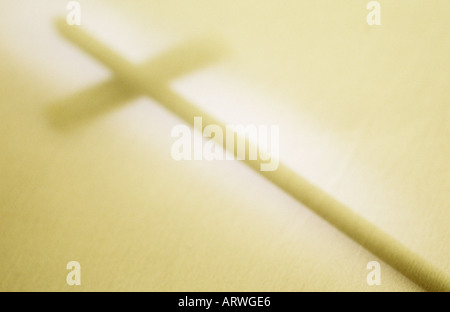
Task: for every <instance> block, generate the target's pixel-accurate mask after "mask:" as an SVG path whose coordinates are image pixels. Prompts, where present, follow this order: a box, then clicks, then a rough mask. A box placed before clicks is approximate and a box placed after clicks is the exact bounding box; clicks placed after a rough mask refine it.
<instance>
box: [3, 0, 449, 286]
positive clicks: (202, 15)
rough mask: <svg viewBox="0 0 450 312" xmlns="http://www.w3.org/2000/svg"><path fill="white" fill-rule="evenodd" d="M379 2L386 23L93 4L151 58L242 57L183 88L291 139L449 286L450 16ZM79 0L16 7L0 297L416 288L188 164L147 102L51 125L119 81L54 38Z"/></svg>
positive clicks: (12, 6) (101, 18)
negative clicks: (177, 52) (183, 46)
mask: <svg viewBox="0 0 450 312" xmlns="http://www.w3.org/2000/svg"><path fill="white" fill-rule="evenodd" d="M380 2H381V6H382V25H381V26H372V27H370V26H368V25H367V23H366V21H365V19H366V15H367V13H368V11H367V10H366V9H365V5H366V3H367V2H366V1H284V2H283V3H282V4H281V3H279V1H264V2H263V1H233V2H231V1H229V2H224V1H179V0H174V1H164V2H161V1H128V2H127V3H126V4H125V2H122V1H89V2H88V1H80V3H81V5H82V18H83V21H82V22H83V26H82V27H85V28H86V29H89V30H90V31H91V32H92V33H93V34H95V35H96V36H98V37H99V38H101V39H102V40H104V41H105V42H107V43H109V44H110V45H111V46H112V47H113V48H114V49H116V50H117V51H119V52H120V53H122V54H123V55H125V56H127V57H128V58H129V59H130V60H132V61H135V62H138V61H144V60H146V59H148V58H150V57H152V56H155V55H157V54H158V53H161V52H163V51H164V50H166V49H168V48H170V47H171V46H173V45H175V44H176V43H178V42H180V41H183V40H186V39H189V38H195V37H197V36H199V35H203V34H209V35H211V34H212V35H214V36H217V37H220V38H222V39H223V40H224V41H226V42H228V44H229V46H230V48H231V50H232V54H231V56H230V57H228V58H227V59H225V60H223V61H222V62H219V63H217V65H215V66H212V67H210V68H207V69H201V70H199V71H198V72H197V73H195V74H192V75H188V76H186V77H180V79H178V80H175V81H173V87H174V88H175V89H176V90H178V91H179V92H180V93H182V94H184V95H185V96H186V97H187V98H189V99H191V100H192V101H194V102H196V103H198V104H199V105H200V106H202V107H203V108H204V109H206V110H208V111H210V112H212V113H213V114H215V115H216V116H219V117H220V118H221V119H222V120H224V121H225V122H229V123H238V122H241V123H265V124H269V123H270V124H280V135H281V146H280V147H281V158H282V160H283V161H285V162H286V163H287V164H288V165H289V166H291V167H292V168H293V169H294V170H296V171H297V172H299V173H300V174H302V175H303V176H305V177H307V178H308V179H310V180H311V181H312V182H314V183H316V184H317V185H319V186H320V187H322V188H323V189H325V190H326V191H327V192H329V193H330V194H332V195H333V196H335V197H337V198H338V199H340V200H341V201H342V202H344V203H346V204H347V205H348V206H349V207H351V208H352V209H354V210H355V211H357V212H358V213H360V214H361V215H362V216H364V217H366V218H367V219H368V220H370V221H371V222H373V223H375V224H377V225H378V226H379V227H381V228H382V229H384V230H385V231H387V232H388V233H390V234H391V235H392V236H394V237H395V238H397V239H399V240H400V241H401V242H403V243H404V244H405V245H406V246H408V247H410V248H411V249H413V250H414V251H416V252H417V253H419V254H420V255H422V256H423V257H425V258H426V259H428V260H429V261H430V262H432V263H433V264H434V265H436V266H438V267H440V268H441V269H442V270H444V271H446V272H447V273H450V262H449V260H448V259H449V257H450V244H449V237H450V226H449V225H450V214H449V202H450V193H449V190H450V162H449V157H450V147H449V144H448V143H449V137H450V123H449V118H450V106H449V95H450V94H449V92H450V91H449V88H448V81H449V78H450V77H449V74H450V71H449V68H450V67H449V65H450V64H449V63H450V61H449V57H448V55H450V41H449V40H450V39H449V31H450V27H449V17H450V16H449V15H450V3H449V2H448V1H432V2H425V1H395V2H394V3H393V2H392V1H380ZM65 4H66V2H65V1H39V3H36V2H35V1H22V0H20V1H2V2H1V3H0V12H1V13H0V23H1V27H0V38H2V40H1V44H0V57H1V70H0V99H1V111H0V130H1V132H0V133H1V134H0V138H1V141H0V144H1V145H0V156H1V158H0V172H1V175H0V186H1V188H0V231H1V232H0V237H1V239H0V290H3V291H11V290H58V291H67V290H84V291H89V290H177V291H188V290H190V291H196V290H209V291H219V290H229V291H239V290H267V291H278V290H288V291H303V290H331V291H335V290H361V291H373V290H376V291H386V290H402V291H408V290H419V288H418V287H417V286H415V285H414V284H412V283H411V282H410V281H408V280H407V279H405V278H404V277H403V276H401V275H400V274H399V273H397V272H396V271H394V270H392V269H391V268H390V267H389V266H388V265H387V264H384V263H382V283H383V284H382V286H379V287H369V286H368V285H367V284H366V275H367V273H368V271H367V270H366V269H365V267H366V264H367V262H368V261H371V260H377V258H376V257H375V256H374V255H371V254H370V253H368V252H367V251H365V250H364V249H362V248H361V247H360V246H358V245H357V244H355V243H354V242H352V241H351V240H349V239H348V238H347V237H345V236H344V235H343V234H341V233H340V232H338V231H337V230H335V229H334V228H333V227H332V226H331V225H329V224H328V223H326V222H324V221H322V220H321V219H320V218H318V217H317V216H315V215H314V214H313V213H311V212H310V211H309V210H308V208H306V207H304V206H302V205H301V204H299V203H297V202H296V201H294V200H293V199H291V198H290V197H288V196H287V195H285V194H284V193H283V192H282V191H280V190H279V189H277V188H276V187H274V186H273V185H271V184H270V183H268V182H267V181H265V180H263V179H262V178H260V177H259V176H258V175H257V174H256V173H254V172H252V171H251V170H249V169H248V168H246V167H245V166H244V165H243V164H241V163H237V162H212V163H207V162H178V163H177V162H175V161H173V160H172V158H171V157H170V147H171V144H172V142H173V139H172V138H170V130H171V128H172V127H173V126H174V125H176V124H178V123H180V122H181V121H180V120H178V119H177V118H176V117H174V116H173V115H171V114H170V113H169V112H167V111H165V110H164V109H163V108H162V107H161V106H160V105H159V104H158V103H155V102H153V101H152V100H150V99H147V98H139V99H135V100H132V101H127V102H124V103H123V105H122V106H119V107H115V109H114V110H113V111H111V112H108V113H105V114H103V115H101V116H100V117H98V118H94V119H92V120H90V121H89V122H87V123H85V124H82V125H79V126H74V127H73V128H71V129H69V130H66V131H63V130H61V129H58V128H55V127H53V126H52V125H51V124H50V123H49V121H48V118H47V115H46V108H47V107H48V105H50V104H51V103H53V102H55V101H58V100H59V99H63V98H66V97H70V95H71V94H74V93H76V92H79V91H81V90H83V89H85V88H86V87H88V86H90V85H92V84H94V83H97V82H101V81H103V80H105V79H107V78H108V77H109V72H108V70H107V69H105V68H103V67H102V66H101V65H99V64H97V63H96V62H95V61H93V60H92V59H90V58H89V57H88V56H86V55H85V54H84V53H83V52H81V51H80V50H78V49H77V48H76V47H74V46H73V45H72V44H70V43H69V42H67V41H65V40H64V39H62V38H61V37H60V36H59V35H58V34H57V32H56V30H55V29H54V26H53V18H54V17H57V16H64V15H65V14H66V10H65ZM119 96H120V95H119ZM106 98H107V96H106ZM237 112H239V114H238V113H237ZM71 260H76V261H79V262H80V263H81V268H82V286H80V287H78V288H70V287H68V286H67V285H66V283H65V276H66V274H67V272H68V271H67V270H66V268H65V265H66V263H67V262H69V261H71Z"/></svg>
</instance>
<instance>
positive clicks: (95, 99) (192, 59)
mask: <svg viewBox="0 0 450 312" xmlns="http://www.w3.org/2000/svg"><path fill="white" fill-rule="evenodd" d="M66 26H67V25H65V21H63V20H58V21H57V27H58V28H59V29H60V30H61V29H64V31H68V29H67V28H66ZM69 31H70V29H69ZM77 34H79V32H78V31H73V32H71V35H73V36H77ZM84 35H86V34H84ZM91 52H92V53H91V54H90V55H91V56H93V57H94V58H95V59H97V60H103V59H104V58H107V59H108V60H109V61H114V62H115V64H117V65H118V66H119V67H120V68H127V69H129V68H130V67H133V68H134V69H135V70H136V71H138V72H139V73H140V74H142V75H145V76H148V77H149V81H154V82H156V81H157V84H158V85H164V84H168V83H169V82H170V80H172V79H175V78H179V77H182V76H184V75H188V74H190V73H192V72H193V71H196V70H199V69H201V68H203V67H206V66H208V65H210V64H213V63H215V62H218V61H219V60H220V59H221V58H223V56H224V55H226V48H225V46H224V44H222V43H221V42H220V41H219V40H217V39H214V38H211V37H203V38H198V39H195V40H190V41H187V42H184V43H182V44H180V45H178V46H176V47H175V48H172V49H170V50H169V51H164V52H163V53H162V54H160V55H157V56H155V57H153V58H151V59H150V60H148V61H146V62H144V63H142V64H139V65H134V64H131V63H128V62H127V61H126V60H124V59H123V58H121V57H120V56H119V55H117V54H115V52H112V51H110V50H109V49H108V50H107V52H106V49H105V48H104V47H103V46H102V45H101V44H97V45H95V46H91ZM102 63H103V62H102ZM134 87H135V86H133V85H131V84H130V83H129V80H127V79H123V77H121V76H115V77H113V78H112V79H110V80H108V81H106V82H103V83H100V84H98V85H95V86H93V87H90V88H87V89H85V90H83V91H80V92H78V93H76V94H73V95H71V96H68V97H66V98H63V99H60V100H58V101H56V102H54V103H50V105H48V106H47V109H46V115H47V117H48V119H49V121H50V123H51V124H52V125H53V126H55V127H57V128H59V129H68V128H72V127H73V126H77V125H83V124H86V123H87V122H89V121H90V120H92V119H95V118H96V117H99V116H101V115H103V114H105V113H108V112H109V111H112V110H114V109H117V108H119V107H120V106H121V104H125V103H127V102H128V101H130V100H132V99H133V98H135V97H137V96H139V92H138V91H137V90H136V89H135V88H134Z"/></svg>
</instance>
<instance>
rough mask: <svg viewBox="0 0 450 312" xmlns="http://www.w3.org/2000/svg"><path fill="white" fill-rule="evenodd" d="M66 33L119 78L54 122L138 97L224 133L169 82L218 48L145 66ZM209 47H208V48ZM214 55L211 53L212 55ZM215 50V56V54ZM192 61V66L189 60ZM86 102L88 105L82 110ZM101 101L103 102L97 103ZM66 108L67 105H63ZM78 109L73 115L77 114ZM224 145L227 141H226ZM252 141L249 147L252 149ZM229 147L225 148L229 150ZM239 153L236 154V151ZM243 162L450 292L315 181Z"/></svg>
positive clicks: (423, 281) (425, 282) (431, 286)
mask: <svg viewBox="0 0 450 312" xmlns="http://www.w3.org/2000/svg"><path fill="white" fill-rule="evenodd" d="M57 27H58V29H59V30H60V31H61V33H62V34H63V35H64V36H65V37H67V38H68V39H70V40H71V41H72V42H74V43H75V44H77V45H78V46H79V47H81V48H82V49H83V50H85V51H86V52H87V53H88V54H90V55H91V56H93V57H94V58H95V59H97V60H98V61H100V62H101V63H103V64H104V65H106V66H107V67H108V68H109V69H111V70H112V72H113V73H114V75H115V77H114V78H113V79H111V80H109V81H107V82H105V83H102V84H100V85H97V86H94V87H91V88H89V89H87V90H84V91H82V92H80V93H78V94H76V95H75V96H73V97H70V98H68V99H66V100H64V101H61V102H60V103H59V104H60V105H61V104H62V107H63V108H65V107H67V108H70V109H69V110H68V112H69V113H67V112H64V109H63V110H62V111H61V110H58V109H53V110H51V111H52V113H51V114H50V115H52V116H53V117H54V120H57V121H58V122H59V123H62V124H64V122H67V121H69V120H71V119H72V118H73V119H78V120H80V119H82V118H85V117H87V116H91V117H92V116H94V115H98V114H101V113H102V112H104V111H105V110H108V109H111V108H112V107H114V106H117V105H118V104H119V103H121V102H124V101H126V100H127V99H130V98H132V97H133V96H136V95H138V94H145V95H147V96H150V97H152V98H153V99H155V100H156V101H157V102H159V103H161V104H162V105H164V107H166V108H167V109H169V110H170V111H172V112H173V113H175V114H176V115H178V116H179V117H181V118H182V119H183V120H185V121H186V122H187V123H188V124H192V123H193V120H194V118H195V116H202V118H203V122H204V126H206V125H217V126H219V127H220V128H221V129H222V133H224V130H225V126H224V125H223V124H222V123H221V122H219V121H218V120H216V119H215V118H214V117H213V116H210V115H209V114H207V113H206V112H205V111H202V110H201V109H199V108H198V107H197V106H196V105H194V104H193V103H191V102H189V101H188V100H187V99H185V98H183V97H182V96H180V95H178V94H176V93H175V92H173V91H172V90H171V89H170V86H169V83H168V81H169V80H170V79H173V78H174V77H176V76H179V75H182V74H186V73H188V72H191V71H192V70H195V69H196V68H199V67H200V66H204V65H205V64H208V63H210V62H211V61H213V60H216V59H218V56H219V55H221V53H217V52H218V51H220V49H211V50H210V48H211V47H214V45H212V46H211V45H206V46H205V45H203V44H200V45H198V44H192V43H188V44H187V45H184V46H181V47H179V48H177V49H174V50H172V51H171V52H170V53H168V54H165V55H163V56H160V57H158V58H155V59H153V60H151V61H149V62H148V63H146V64H144V65H141V66H139V65H134V64H131V63H129V62H128V61H127V60H125V59H123V58H122V57H121V56H120V55H118V54H116V53H115V52H114V51H112V50H110V49H109V48H108V47H106V46H105V45H103V44H102V43H101V42H99V41H98V40H96V39H95V38H93V37H92V36H90V35H89V34H88V33H86V32H85V31H84V30H82V29H80V28H75V27H70V26H68V25H67V24H66V22H65V21H64V20H61V21H58V23H57ZM205 47H208V49H205ZM208 51H209V52H208ZM211 52H212V53H211ZM189 58H190V59H191V61H190V62H187V61H186V60H187V59H189ZM80 103H84V105H82V106H79V107H78V105H79V104H80ZM97 103H100V104H99V105H97ZM59 107H60V108H61V106H59ZM71 110H73V111H71ZM222 143H223V142H222ZM248 144H249V143H248V142H247V143H246V145H247V146H248ZM226 147H227V146H225V145H223V148H224V149H225V148H226ZM233 150H234V153H235V155H236V150H235V149H234V146H233ZM245 151H246V152H245V153H246V155H245V157H244V160H243V162H244V163H245V164H247V165H248V166H249V167H251V168H252V169H254V170H255V171H257V172H258V173H259V174H260V175H261V176H263V177H265V178H266V179H268V180H269V181H271V182H272V183H274V184H275V185H277V186H278V187H279V188H281V189H282V190H284V191H285V192H286V193H288V194H290V195H291V196H292V197H293V198H295V199H296V200H298V201H299V202H301V203H303V204H304V205H305V206H307V207H309V208H310V209H311V210H313V211H314V212H315V213H316V214H317V215H319V216H320V217H322V218H323V219H325V220H326V221H328V222H329V223H330V224H332V225H334V226H335V227H336V228H337V229H339V230H340V231H342V232H343V233H345V234H346V235H347V236H348V237H350V238H351V239H353V240H354V241H356V242H357V243H358V244H360V245H361V246H363V247H364V248H366V249H367V250H369V251H370V252H372V253H373V254H375V255H376V256H378V257H380V258H381V259H382V260H384V261H385V262H386V263H388V264H389V265H391V266H392V267H393V268H395V269H397V270H398V271H399V272H401V273H402V274H403V275H405V276H406V277H408V278H410V279H411V280H412V281H414V282H416V283H417V284H418V285H420V286H422V287H424V288H425V289H427V290H431V291H449V290H450V277H449V276H448V275H447V274H446V273H445V272H443V271H442V270H441V269H440V268H438V267H435V266H434V265H433V264H431V263H429V262H428V261H427V260H426V259H424V258H422V257H421V256H419V255H418V254H416V253H415V252H413V251H412V250H410V249H409V248H408V247H406V246H404V245H403V244H401V243H400V242H399V241H397V240H396V239H395V238H393V237H391V236H390V235H388V234H387V233H385V232H384V231H383V230H381V229H380V228H378V227H376V226H375V225H374V224H372V223H371V222H369V221H367V220H366V219H365V218H363V217H361V216H360V215H359V214H357V213H356V212H355V211H353V210H352V209H350V208H349V207H347V206H346V205H344V204H342V203H341V202H339V201H337V200H336V199H335V198H333V197H332V196H330V195H329V194H327V193H326V192H324V191H322V190H321V189H319V188H318V187H317V186H315V185H314V184H312V183H310V182H309V181H307V180H306V179H304V178H303V177H301V176H300V175H298V174H297V173H296V172H294V171H293V170H291V169H290V168H289V167H287V166H286V165H284V164H283V163H282V162H280V164H279V167H278V169H277V170H276V171H260V170H259V168H260V165H261V159H256V160H250V158H249V157H248V151H249V149H248V148H246V149H245Z"/></svg>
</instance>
